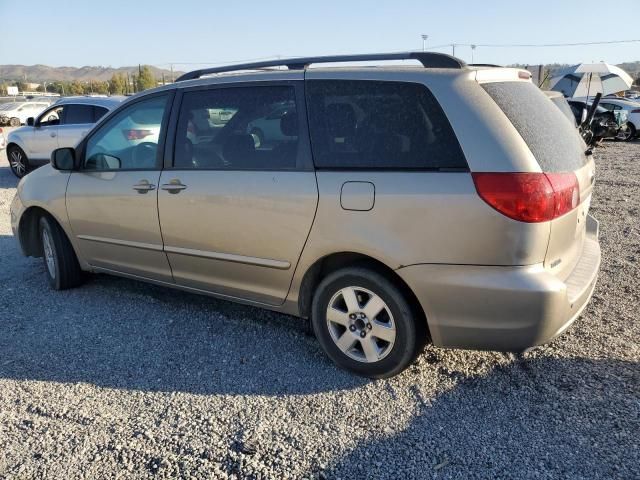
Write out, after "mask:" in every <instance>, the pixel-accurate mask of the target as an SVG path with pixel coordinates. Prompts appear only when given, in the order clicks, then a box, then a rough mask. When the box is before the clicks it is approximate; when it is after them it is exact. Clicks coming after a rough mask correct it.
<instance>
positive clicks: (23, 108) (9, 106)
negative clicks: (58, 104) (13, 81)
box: [0, 102, 49, 127]
mask: <svg viewBox="0 0 640 480" xmlns="http://www.w3.org/2000/svg"><path fill="white" fill-rule="evenodd" d="M48 106H49V102H11V103H5V104H4V105H0V124H1V125H11V126H12V127H19V126H20V125H24V124H25V123H27V118H29V117H37V116H38V115H39V114H40V113H41V112H42V111H43V110H44V109H45V108H47V107H48Z"/></svg>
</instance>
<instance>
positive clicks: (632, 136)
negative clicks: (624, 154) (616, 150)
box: [627, 123, 638, 142]
mask: <svg viewBox="0 0 640 480" xmlns="http://www.w3.org/2000/svg"><path fill="white" fill-rule="evenodd" d="M627 126H628V127H629V130H630V135H629V138H627V142H632V141H633V140H635V139H636V138H637V137H638V130H637V129H636V127H635V125H634V124H633V123H627Z"/></svg>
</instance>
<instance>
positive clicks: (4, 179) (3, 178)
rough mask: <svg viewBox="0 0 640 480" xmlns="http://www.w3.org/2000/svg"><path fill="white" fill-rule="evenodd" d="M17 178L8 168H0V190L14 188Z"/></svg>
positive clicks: (16, 184)
mask: <svg viewBox="0 0 640 480" xmlns="http://www.w3.org/2000/svg"><path fill="white" fill-rule="evenodd" d="M17 186H18V178H17V177H16V176H15V175H14V174H13V172H12V171H11V168H9V166H8V165H7V166H5V165H3V166H0V188H16V187H17Z"/></svg>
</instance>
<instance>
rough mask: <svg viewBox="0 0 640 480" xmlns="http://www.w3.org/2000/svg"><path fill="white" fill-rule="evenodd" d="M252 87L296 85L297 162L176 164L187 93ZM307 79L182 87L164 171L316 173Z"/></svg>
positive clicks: (170, 126)
mask: <svg viewBox="0 0 640 480" xmlns="http://www.w3.org/2000/svg"><path fill="white" fill-rule="evenodd" d="M251 87H293V89H294V96H295V102H296V112H297V114H298V152H297V156H296V165H295V167H292V168H177V167H174V166H173V164H174V160H175V158H174V157H175V145H176V140H177V136H178V129H177V126H178V119H179V117H180V109H181V107H182V99H183V96H184V93H188V92H194V91H200V90H207V91H209V90H222V89H227V88H251ZM304 87H305V83H304V80H302V79H300V80H273V81H272V80H269V81H248V82H230V83H223V84H220V83H216V84H206V85H197V86H193V87H186V88H178V91H177V93H176V96H175V98H174V100H173V108H172V109H171V118H170V119H169V123H168V127H167V131H168V132H171V133H170V134H169V135H168V138H167V141H166V143H165V149H164V167H163V170H170V171H182V172H199V171H202V172H218V171H220V172H300V171H303V172H312V171H314V170H315V169H314V166H313V159H312V157H311V141H310V139H309V126H308V124H307V108H306V102H305V91H304Z"/></svg>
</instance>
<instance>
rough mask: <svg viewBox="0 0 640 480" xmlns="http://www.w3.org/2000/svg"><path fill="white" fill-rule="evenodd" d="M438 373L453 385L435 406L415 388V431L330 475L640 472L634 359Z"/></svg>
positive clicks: (386, 439)
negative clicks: (467, 373) (480, 373)
mask: <svg viewBox="0 0 640 480" xmlns="http://www.w3.org/2000/svg"><path fill="white" fill-rule="evenodd" d="M435 370H436V371H434V372H433V374H434V375H437V376H438V378H440V379H447V378H451V377H454V378H455V380H456V383H455V387H453V388H452V389H451V390H450V391H448V392H447V393H444V394H441V395H439V396H438V397H436V398H435V399H433V400H431V401H430V400H425V398H423V396H422V394H421V391H420V388H419V386H416V387H415V389H414V396H415V398H416V402H417V404H418V405H419V408H418V412H417V414H416V415H415V416H414V417H413V419H412V420H411V422H410V423H409V425H408V426H407V427H406V428H405V429H404V430H402V431H401V432H399V433H395V434H394V433H391V434H388V435H385V436H378V438H376V439H374V440H373V441H367V442H363V443H360V444H358V445H357V446H356V448H355V449H353V450H352V451H350V452H348V454H346V455H345V456H343V457H341V458H339V459H337V460H336V461H335V462H334V463H333V464H332V465H331V466H329V467H328V468H327V469H326V470H325V471H323V472H322V473H323V476H324V478H327V479H333V478H376V479H386V478H389V479H398V478H401V479H403V480H409V479H424V478H438V479H445V478H470V475H469V472H475V473H474V475H472V477H473V478H590V479H596V478H601V479H612V478H632V477H634V475H636V474H637V473H638V465H640V440H639V439H640V368H639V365H638V363H634V362H626V361H615V360H593V359H585V358H565V359H558V358H548V357H547V358H539V359H527V360H521V361H516V362H515V363H511V364H508V365H506V366H502V367H498V368H494V369H493V370H491V371H490V373H489V374H488V375H486V376H476V375H473V376H465V375H463V374H460V373H457V372H451V371H448V370H446V369H443V368H437V367H436V368H435ZM389 408H393V406H391V405H390V406H389ZM394 459H395V460H394ZM398 459H399V460H400V461H399V462H398ZM388 461H395V462H398V463H393V465H389V464H388V463H387V462H388ZM634 472H635V473H634Z"/></svg>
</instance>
